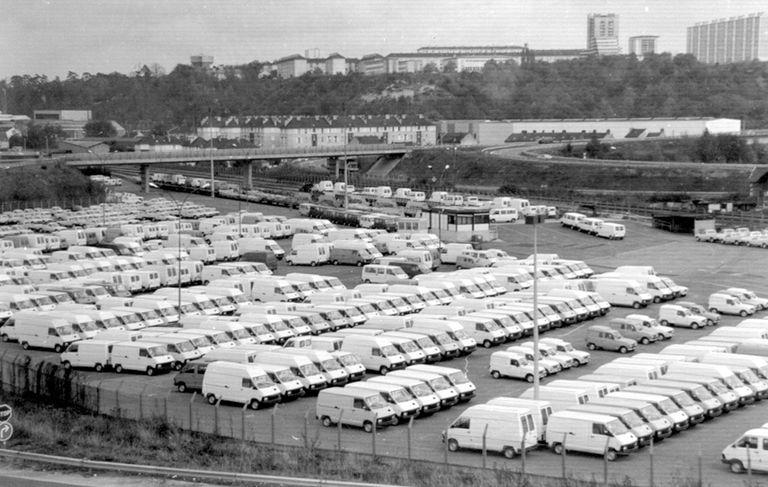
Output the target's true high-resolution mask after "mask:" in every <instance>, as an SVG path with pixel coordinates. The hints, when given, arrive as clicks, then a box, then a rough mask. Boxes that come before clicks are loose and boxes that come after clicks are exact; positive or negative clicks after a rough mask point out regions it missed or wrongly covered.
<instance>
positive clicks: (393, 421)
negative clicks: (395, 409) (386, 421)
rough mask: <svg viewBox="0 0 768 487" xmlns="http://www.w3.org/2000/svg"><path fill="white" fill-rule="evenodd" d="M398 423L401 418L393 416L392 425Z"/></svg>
mask: <svg viewBox="0 0 768 487" xmlns="http://www.w3.org/2000/svg"><path fill="white" fill-rule="evenodd" d="M398 424H400V418H398V417H397V415H395V416H393V417H392V426H397V425H398Z"/></svg>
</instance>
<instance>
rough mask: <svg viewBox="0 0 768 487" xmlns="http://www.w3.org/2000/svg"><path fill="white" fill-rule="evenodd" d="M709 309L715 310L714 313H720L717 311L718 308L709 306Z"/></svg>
mask: <svg viewBox="0 0 768 487" xmlns="http://www.w3.org/2000/svg"><path fill="white" fill-rule="evenodd" d="M709 310H710V311H711V312H713V313H719V311H717V308H709Z"/></svg>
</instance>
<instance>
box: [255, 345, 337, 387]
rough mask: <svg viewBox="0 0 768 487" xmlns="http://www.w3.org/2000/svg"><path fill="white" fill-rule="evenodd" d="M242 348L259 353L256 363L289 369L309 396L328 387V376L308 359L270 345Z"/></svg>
mask: <svg viewBox="0 0 768 487" xmlns="http://www.w3.org/2000/svg"><path fill="white" fill-rule="evenodd" d="M242 347H243V348H246V349H252V350H256V351H258V352H259V353H258V354H257V355H256V356H255V357H254V360H255V362H254V363H265V364H272V365H282V366H285V367H289V368H290V369H291V372H293V374H294V375H295V376H296V377H297V378H298V379H299V381H300V382H301V385H302V386H303V387H304V390H305V391H306V392H307V393H308V394H312V393H316V392H317V391H319V390H320V389H324V388H326V387H328V380H327V379H326V376H325V375H324V374H323V373H322V372H320V370H319V369H318V368H317V366H316V365H315V364H314V362H312V361H311V360H310V359H309V358H307V357H304V356H301V355H290V354H286V353H281V348H280V347H272V346H269V345H242Z"/></svg>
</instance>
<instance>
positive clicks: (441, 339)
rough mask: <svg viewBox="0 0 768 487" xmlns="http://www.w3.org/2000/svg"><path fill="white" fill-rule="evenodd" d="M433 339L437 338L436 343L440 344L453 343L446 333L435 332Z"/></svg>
mask: <svg viewBox="0 0 768 487" xmlns="http://www.w3.org/2000/svg"><path fill="white" fill-rule="evenodd" d="M435 340H437V343H439V344H440V345H450V344H451V343H453V340H451V337H449V336H448V334H447V333H437V334H436V335H435Z"/></svg>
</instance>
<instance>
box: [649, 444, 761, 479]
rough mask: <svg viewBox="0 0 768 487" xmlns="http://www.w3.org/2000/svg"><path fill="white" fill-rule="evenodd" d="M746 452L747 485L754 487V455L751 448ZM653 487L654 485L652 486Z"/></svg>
mask: <svg viewBox="0 0 768 487" xmlns="http://www.w3.org/2000/svg"><path fill="white" fill-rule="evenodd" d="M746 450H747V485H748V486H749V487H752V455H751V454H750V453H749V446H747V448H746ZM651 487H653V484H651Z"/></svg>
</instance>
